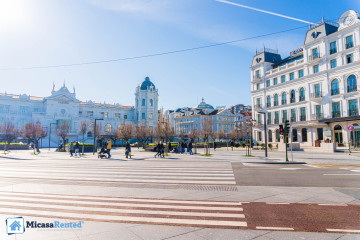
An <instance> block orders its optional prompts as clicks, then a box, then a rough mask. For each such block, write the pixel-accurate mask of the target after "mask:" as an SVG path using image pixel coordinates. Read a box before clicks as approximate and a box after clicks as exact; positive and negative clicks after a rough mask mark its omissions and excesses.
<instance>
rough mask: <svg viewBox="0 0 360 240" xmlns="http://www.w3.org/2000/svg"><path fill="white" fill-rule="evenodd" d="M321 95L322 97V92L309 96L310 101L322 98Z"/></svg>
mask: <svg viewBox="0 0 360 240" xmlns="http://www.w3.org/2000/svg"><path fill="white" fill-rule="evenodd" d="M322 97H323V95H322V92H314V93H312V94H311V98H312V99H319V98H322Z"/></svg>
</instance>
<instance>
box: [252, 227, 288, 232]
mask: <svg viewBox="0 0 360 240" xmlns="http://www.w3.org/2000/svg"><path fill="white" fill-rule="evenodd" d="M256 229H261V230H286V231H294V229H293V228H286V227H256Z"/></svg>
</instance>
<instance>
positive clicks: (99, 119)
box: [93, 118, 104, 155]
mask: <svg viewBox="0 0 360 240" xmlns="http://www.w3.org/2000/svg"><path fill="white" fill-rule="evenodd" d="M102 120H104V119H103V118H96V119H95V124H94V146H93V155H95V141H96V121H102ZM96 151H97V149H96Z"/></svg>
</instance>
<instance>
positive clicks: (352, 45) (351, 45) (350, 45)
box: [345, 42, 354, 49]
mask: <svg viewBox="0 0 360 240" xmlns="http://www.w3.org/2000/svg"><path fill="white" fill-rule="evenodd" d="M345 47H346V49H349V48H352V47H354V43H353V42H348V43H346V45H345Z"/></svg>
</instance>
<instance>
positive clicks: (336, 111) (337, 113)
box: [332, 102, 341, 118]
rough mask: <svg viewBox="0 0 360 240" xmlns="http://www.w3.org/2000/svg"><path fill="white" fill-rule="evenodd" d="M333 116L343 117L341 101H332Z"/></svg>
mask: <svg viewBox="0 0 360 240" xmlns="http://www.w3.org/2000/svg"><path fill="white" fill-rule="evenodd" d="M332 117H333V118H339V117H341V112H340V102H333V103H332Z"/></svg>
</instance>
